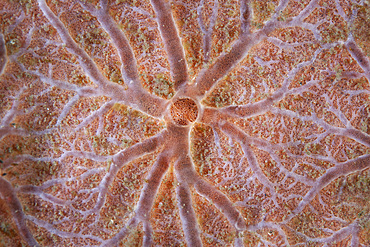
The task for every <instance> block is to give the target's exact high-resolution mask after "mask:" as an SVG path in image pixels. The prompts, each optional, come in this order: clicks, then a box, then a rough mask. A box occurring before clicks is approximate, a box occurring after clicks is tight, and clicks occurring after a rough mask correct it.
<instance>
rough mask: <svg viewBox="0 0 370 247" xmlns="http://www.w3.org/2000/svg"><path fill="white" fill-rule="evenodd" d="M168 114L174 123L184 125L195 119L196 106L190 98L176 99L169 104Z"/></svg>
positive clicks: (196, 113)
mask: <svg viewBox="0 0 370 247" xmlns="http://www.w3.org/2000/svg"><path fill="white" fill-rule="evenodd" d="M170 114H171V118H172V121H173V122H174V123H175V124H177V125H181V126H186V125H188V124H190V123H192V122H194V121H195V120H196V119H197V116H198V106H197V104H196V103H195V102H194V100H192V99H189V98H182V99H177V100H175V101H174V102H173V104H172V105H171V109H170Z"/></svg>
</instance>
